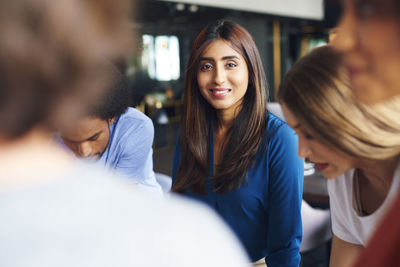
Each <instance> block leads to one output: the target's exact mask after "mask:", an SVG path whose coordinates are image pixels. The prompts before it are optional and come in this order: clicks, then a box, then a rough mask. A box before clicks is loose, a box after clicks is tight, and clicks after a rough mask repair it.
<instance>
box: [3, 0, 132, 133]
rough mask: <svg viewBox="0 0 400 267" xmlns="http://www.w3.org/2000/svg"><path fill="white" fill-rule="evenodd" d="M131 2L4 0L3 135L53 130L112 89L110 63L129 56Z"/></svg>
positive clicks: (89, 106)
mask: <svg viewBox="0 0 400 267" xmlns="http://www.w3.org/2000/svg"><path fill="white" fill-rule="evenodd" d="M127 2H128V1H111V0H98V1H97V0H96V1H92V0H59V1H53V0H17V1H14V0H3V1H1V2H0V35H1V36H2V37H1V38H0V137H1V138H7V139H13V138H18V137H20V136H22V135H24V134H26V133H27V132H29V131H30V130H31V129H32V128H37V127H42V128H53V127H55V126H56V125H57V124H60V123H61V124H64V123H68V122H70V121H72V120H73V119H75V118H76V115H78V114H80V113H81V112H82V111H83V110H84V109H85V108H91V107H92V105H93V104H94V103H96V101H97V100H98V99H97V97H101V96H102V95H103V94H104V93H105V91H106V90H105V89H106V88H109V84H110V75H109V73H110V71H109V69H108V66H107V65H106V64H103V62H104V61H105V60H104V59H105V58H106V59H107V60H111V61H114V60H120V59H121V58H122V57H124V56H125V54H126V53H127V51H128V48H129V46H130V44H131V36H132V33H131V31H130V30H129V27H128V20H129V19H130V14H129V12H127V11H126V10H130V8H129V5H128V3H127Z"/></svg>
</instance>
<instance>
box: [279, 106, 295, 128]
mask: <svg viewBox="0 0 400 267" xmlns="http://www.w3.org/2000/svg"><path fill="white" fill-rule="evenodd" d="M282 111H283V114H285V120H286V122H287V124H288V125H289V126H290V127H292V128H294V127H295V126H298V125H299V121H298V120H297V118H296V116H295V115H294V114H293V113H292V111H291V110H290V109H289V108H288V107H287V106H286V105H285V104H282Z"/></svg>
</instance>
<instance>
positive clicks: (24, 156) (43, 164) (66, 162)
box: [0, 129, 73, 188]
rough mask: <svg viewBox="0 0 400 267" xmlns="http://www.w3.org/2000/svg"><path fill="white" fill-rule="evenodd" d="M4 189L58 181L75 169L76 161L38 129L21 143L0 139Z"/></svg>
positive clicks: (20, 141)
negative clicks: (66, 172) (60, 177)
mask: <svg viewBox="0 0 400 267" xmlns="http://www.w3.org/2000/svg"><path fill="white" fill-rule="evenodd" d="M0 162H1V163H2V167H1V169H0V187H3V188H4V187H12V186H18V185H23V184H32V183H35V182H39V181H42V180H49V179H53V178H55V176H57V173H63V172H65V171H66V170H68V169H69V168H71V167H72V163H73V159H72V158H71V157H70V156H69V155H68V154H67V153H65V151H63V150H61V149H60V148H59V147H57V145H55V144H54V141H52V140H51V136H50V135H49V134H48V133H46V132H45V131H42V130H39V129H35V130H32V131H30V132H29V133H27V134H25V135H24V136H22V137H19V138H17V139H7V138H0Z"/></svg>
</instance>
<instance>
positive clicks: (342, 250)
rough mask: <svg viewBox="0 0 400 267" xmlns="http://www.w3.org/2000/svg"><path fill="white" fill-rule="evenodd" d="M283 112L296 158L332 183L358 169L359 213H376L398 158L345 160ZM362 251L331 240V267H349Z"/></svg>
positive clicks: (387, 190)
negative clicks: (295, 142) (307, 162)
mask: <svg viewBox="0 0 400 267" xmlns="http://www.w3.org/2000/svg"><path fill="white" fill-rule="evenodd" d="M282 110H283V113H284V114H285V118H286V121H287V123H288V125H289V126H290V127H292V128H293V129H294V130H295V132H296V134H297V136H298V155H299V157H301V158H308V159H309V160H310V161H311V162H314V163H315V164H316V167H317V168H318V167H320V168H321V172H322V174H323V175H324V176H325V177H326V178H328V179H334V178H336V177H337V176H339V175H341V174H343V173H345V172H347V171H348V170H350V169H352V168H354V169H358V170H359V171H360V176H359V178H360V179H359V188H358V190H359V193H360V201H361V206H362V209H363V211H364V212H365V213H366V214H371V213H373V212H375V211H376V210H377V209H378V208H379V207H380V206H381V205H382V203H383V201H384V200H385V198H386V196H387V195H388V193H389V189H390V186H391V183H392V180H393V175H394V171H395V169H396V166H397V163H398V159H399V158H398V157H394V158H391V159H388V160H383V161H377V160H369V159H355V158H352V157H349V156H346V155H345V154H344V153H340V152H338V151H336V150H333V149H330V148H329V147H327V146H325V145H324V144H322V143H320V142H319V141H317V140H316V139H314V138H313V137H312V135H310V134H309V131H308V130H307V129H306V128H305V127H303V126H302V125H301V123H300V122H299V121H298V119H297V118H296V116H295V115H294V114H293V113H292V112H291V110H290V109H289V108H288V107H287V106H286V105H285V104H283V105H282ZM362 249H363V246H361V245H357V244H353V243H349V242H346V241H344V240H341V239H340V238H338V237H337V236H334V237H333V242H332V251H331V260H330V266H331V267H347V266H348V267H350V266H352V263H353V261H354V260H355V259H356V258H357V256H358V255H359V253H360V252H361V251H362Z"/></svg>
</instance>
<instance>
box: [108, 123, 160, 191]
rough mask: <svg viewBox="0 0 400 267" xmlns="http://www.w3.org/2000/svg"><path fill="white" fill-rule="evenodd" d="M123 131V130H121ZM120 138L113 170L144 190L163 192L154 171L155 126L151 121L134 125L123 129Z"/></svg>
mask: <svg viewBox="0 0 400 267" xmlns="http://www.w3.org/2000/svg"><path fill="white" fill-rule="evenodd" d="M121 130H122V129H121ZM123 130H124V131H123V134H121V135H120V136H119V138H120V140H118V144H119V147H118V153H117V154H116V155H115V157H117V158H116V160H115V166H113V168H114V169H115V170H116V171H117V172H119V173H121V174H124V175H125V176H127V177H128V178H130V179H132V181H134V182H137V183H139V184H140V185H141V186H143V188H144V189H146V188H149V189H151V190H152V189H154V190H157V191H160V192H161V187H160V185H159V184H158V183H157V181H156V179H155V175H154V171H153V148H152V145H153V139H154V126H153V123H152V121H151V120H150V119H148V118H146V119H145V120H142V121H140V123H132V125H131V126H130V127H129V128H127V129H123Z"/></svg>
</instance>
